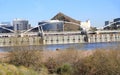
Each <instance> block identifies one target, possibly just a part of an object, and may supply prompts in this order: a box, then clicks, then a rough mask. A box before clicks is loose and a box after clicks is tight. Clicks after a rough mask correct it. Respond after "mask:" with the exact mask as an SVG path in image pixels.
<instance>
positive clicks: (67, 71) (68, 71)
mask: <svg viewBox="0 0 120 75" xmlns="http://www.w3.org/2000/svg"><path fill="white" fill-rule="evenodd" d="M56 73H57V74H60V75H72V73H73V68H72V66H71V65H70V64H63V65H62V66H60V67H58V68H57V69H56Z"/></svg>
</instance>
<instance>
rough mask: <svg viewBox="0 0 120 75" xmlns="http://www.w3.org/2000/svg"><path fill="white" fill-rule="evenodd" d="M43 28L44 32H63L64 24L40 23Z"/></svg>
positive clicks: (59, 22)
mask: <svg viewBox="0 0 120 75" xmlns="http://www.w3.org/2000/svg"><path fill="white" fill-rule="evenodd" d="M38 25H39V26H42V29H43V31H45V32H48V31H63V27H64V22H63V21H59V20H49V21H42V22H39V23H38Z"/></svg>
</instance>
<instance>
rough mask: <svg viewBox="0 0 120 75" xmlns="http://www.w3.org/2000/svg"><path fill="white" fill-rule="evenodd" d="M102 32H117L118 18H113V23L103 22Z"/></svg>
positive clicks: (119, 22) (119, 25) (119, 24)
mask: <svg viewBox="0 0 120 75" xmlns="http://www.w3.org/2000/svg"><path fill="white" fill-rule="evenodd" d="M103 29H104V30H118V29H120V18H115V19H113V21H105V26H104V27H103Z"/></svg>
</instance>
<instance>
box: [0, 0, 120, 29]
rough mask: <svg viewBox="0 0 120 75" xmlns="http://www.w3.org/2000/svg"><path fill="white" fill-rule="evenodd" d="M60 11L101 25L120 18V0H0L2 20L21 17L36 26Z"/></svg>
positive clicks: (7, 20)
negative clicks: (106, 21)
mask: <svg viewBox="0 0 120 75" xmlns="http://www.w3.org/2000/svg"><path fill="white" fill-rule="evenodd" d="M58 12H63V13H64V14H66V15H68V16H70V17H72V18H74V19H77V20H80V21H85V20H87V19H90V20H91V23H92V26H95V27H101V26H103V25H104V21H105V20H112V19H114V18H120V0H74V1H73V0H0V22H12V20H13V19H15V18H21V19H28V20H29V21H30V23H31V24H32V26H35V25H37V23H38V21H41V20H49V19H50V18H52V17H53V16H54V15H56V14H57V13H58Z"/></svg>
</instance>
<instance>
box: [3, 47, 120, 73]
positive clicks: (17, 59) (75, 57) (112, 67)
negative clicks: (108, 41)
mask: <svg viewBox="0 0 120 75" xmlns="http://www.w3.org/2000/svg"><path fill="white" fill-rule="evenodd" d="M9 54H10V55H9ZM119 54H120V48H119V47H118V48H113V49H112V48H111V49H110V48H109V50H108V49H102V48H101V49H96V50H86V51H85V50H74V49H68V50H57V51H39V50H38V51H36V50H16V51H13V52H11V53H6V52H5V53H1V56H6V55H9V56H8V58H10V59H9V60H8V61H7V62H6V61H5V62H6V63H9V64H12V65H15V66H21V65H22V66H25V67H28V68H32V69H34V70H35V71H37V72H39V73H42V74H41V75H66V74H67V75H119V74H120V67H119V66H120V60H119V59H120V55H119ZM4 59H6V58H4ZM2 62H3V63H5V62H4V61H2ZM43 69H44V70H43ZM44 73H45V74H44Z"/></svg>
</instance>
